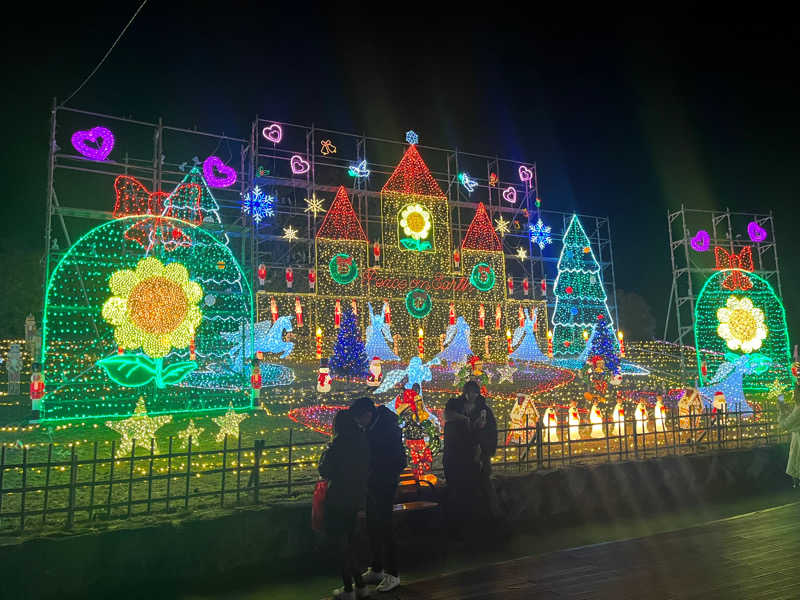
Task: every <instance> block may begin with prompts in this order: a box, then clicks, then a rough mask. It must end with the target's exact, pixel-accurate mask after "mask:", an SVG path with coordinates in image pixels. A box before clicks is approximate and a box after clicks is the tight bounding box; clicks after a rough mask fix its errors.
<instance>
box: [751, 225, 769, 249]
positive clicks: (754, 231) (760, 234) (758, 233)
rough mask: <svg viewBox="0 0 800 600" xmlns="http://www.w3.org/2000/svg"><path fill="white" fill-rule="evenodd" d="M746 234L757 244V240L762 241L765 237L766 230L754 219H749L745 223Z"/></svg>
mask: <svg viewBox="0 0 800 600" xmlns="http://www.w3.org/2000/svg"><path fill="white" fill-rule="evenodd" d="M747 235H749V236H750V240H751V241H753V242H755V243H756V244H758V243H759V242H763V241H764V240H765V239H767V230H766V229H764V228H763V227H762V226H761V225H759V224H758V223H756V222H755V221H750V222H749V223H748V224H747Z"/></svg>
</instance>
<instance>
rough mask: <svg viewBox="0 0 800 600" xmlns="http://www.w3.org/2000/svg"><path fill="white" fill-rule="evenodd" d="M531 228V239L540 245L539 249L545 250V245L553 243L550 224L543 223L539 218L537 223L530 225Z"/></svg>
mask: <svg viewBox="0 0 800 600" xmlns="http://www.w3.org/2000/svg"><path fill="white" fill-rule="evenodd" d="M528 229H530V234H531V241H532V242H533V243H534V244H536V245H537V246H539V250H544V247H545V246H547V245H549V244H552V243H553V238H552V237H550V226H549V225H545V224H544V223H542V220H541V219H539V220H538V221H536V224H535V225H528Z"/></svg>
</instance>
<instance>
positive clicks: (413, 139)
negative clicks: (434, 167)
mask: <svg viewBox="0 0 800 600" xmlns="http://www.w3.org/2000/svg"><path fill="white" fill-rule="evenodd" d="M406 142H408V143H409V144H419V136H418V135H417V133H416V132H415V131H414V130H412V129H409V130H408V131H406Z"/></svg>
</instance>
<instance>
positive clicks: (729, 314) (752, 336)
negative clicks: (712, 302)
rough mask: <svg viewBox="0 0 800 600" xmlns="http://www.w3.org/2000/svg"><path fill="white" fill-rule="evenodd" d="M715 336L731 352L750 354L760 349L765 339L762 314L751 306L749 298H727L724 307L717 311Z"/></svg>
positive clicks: (765, 329) (765, 331) (765, 332)
mask: <svg viewBox="0 0 800 600" xmlns="http://www.w3.org/2000/svg"><path fill="white" fill-rule="evenodd" d="M717 321H718V322H719V326H718V327H717V335H719V337H721V338H722V339H723V340H725V343H726V344H728V348H730V349H731V350H741V351H742V352H744V353H746V354H747V353H750V352H753V351H754V350H758V349H759V348H761V343H762V341H763V340H764V338H766V337H767V333H768V330H767V326H766V325H765V324H764V312H763V311H762V310H761V309H760V308H756V307H755V306H753V302H752V301H751V300H750V298H737V297H736V296H729V297H728V301H727V302H726V303H725V306H723V307H721V308H720V309H719V310H717Z"/></svg>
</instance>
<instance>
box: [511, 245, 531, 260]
mask: <svg viewBox="0 0 800 600" xmlns="http://www.w3.org/2000/svg"><path fill="white" fill-rule="evenodd" d="M514 255H515V256H516V257H517V258H518V259H519V260H525V259H526V258H528V251H527V250H525V248H523V247H522V246H520V247H519V248H517V251H516V252H515V253H514Z"/></svg>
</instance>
